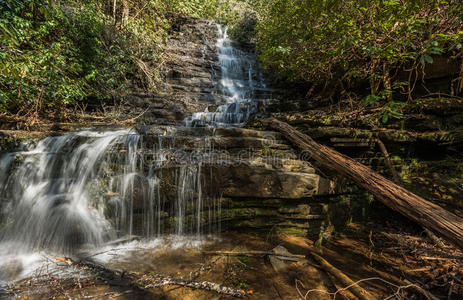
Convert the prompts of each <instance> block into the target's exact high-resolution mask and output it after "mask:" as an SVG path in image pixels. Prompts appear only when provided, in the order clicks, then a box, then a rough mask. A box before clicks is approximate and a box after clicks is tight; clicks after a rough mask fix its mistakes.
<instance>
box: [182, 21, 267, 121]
mask: <svg viewBox="0 0 463 300" xmlns="http://www.w3.org/2000/svg"><path fill="white" fill-rule="evenodd" d="M217 28H218V32H219V38H218V39H217V43H216V47H217V49H218V59H219V65H220V68H221V78H220V80H219V82H218V91H219V94H220V95H221V96H222V97H217V98H220V99H222V98H223V99H224V100H222V101H224V102H225V103H221V104H220V105H219V106H217V108H216V110H215V111H213V112H211V111H209V109H208V108H206V110H205V111H204V112H198V113H194V114H193V115H192V117H191V118H190V119H188V120H187V125H189V126H204V125H208V126H215V127H226V126H240V125H241V124H243V123H244V122H246V121H247V120H248V119H249V117H250V116H251V114H252V113H254V112H256V111H257V102H256V94H255V92H256V90H257V89H260V90H265V89H266V86H265V84H264V83H263V81H262V77H261V74H260V73H258V72H256V70H257V69H258V68H257V67H254V65H256V60H255V58H254V57H252V56H251V55H250V54H248V53H245V52H243V51H241V50H240V49H238V48H236V47H235V46H234V45H233V42H232V41H231V40H230V39H229V37H228V27H226V26H225V27H223V26H222V25H220V24H219V25H217ZM254 77H257V80H256V79H255V78H254Z"/></svg>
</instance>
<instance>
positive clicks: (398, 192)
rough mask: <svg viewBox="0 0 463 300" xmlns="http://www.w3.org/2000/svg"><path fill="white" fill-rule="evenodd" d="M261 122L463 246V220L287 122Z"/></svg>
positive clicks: (441, 234) (315, 157) (418, 220)
mask: <svg viewBox="0 0 463 300" xmlns="http://www.w3.org/2000/svg"><path fill="white" fill-rule="evenodd" d="M261 123H262V124H263V125H264V126H266V127H268V128H270V129H273V130H276V131H279V132H280V133H282V134H283V136H285V137H286V138H287V139H288V140H289V141H290V142H292V143H293V144H294V145H295V146H296V147H297V148H299V149H300V150H302V151H304V152H306V153H307V154H309V155H311V157H312V158H313V159H315V160H316V161H318V162H319V163H321V164H322V165H324V166H327V167H329V168H331V169H334V170H336V171H337V172H339V173H340V174H342V175H344V176H346V177H347V178H349V179H351V180H353V181H354V182H355V183H356V184H357V185H358V186H360V187H362V188H364V189H365V190H367V191H368V192H370V193H371V194H373V196H375V197H376V198H377V199H378V200H379V201H381V202H382V203H384V204H385V205H386V206H388V207H389V208H391V209H393V210H395V211H397V212H399V213H400V214H402V215H404V216H405V217H407V218H409V219H410V220H412V221H414V222H416V223H418V224H420V225H422V226H423V227H425V228H427V229H429V230H431V231H433V232H434V233H436V234H438V235H439V236H441V237H442V238H445V239H446V240H447V241H449V242H450V243H452V244H454V245H455V246H457V247H459V248H460V249H463V219H462V218H460V217H458V216H457V215H455V214H453V213H451V212H449V211H447V210H445V209H443V208H442V207H440V206H438V205H436V204H434V203H431V202H429V201H427V200H425V199H423V198H421V197H419V196H417V195H415V194H413V193H411V192H409V191H408V190H406V189H405V188H403V187H401V186H399V185H397V184H395V183H393V182H391V181H390V180H388V179H386V178H384V177H383V176H381V175H379V174H377V173H375V172H374V171H373V170H371V169H370V168H368V167H366V166H364V165H362V164H361V163H359V162H357V161H355V160H353V159H351V158H350V157H348V156H346V155H343V154H341V153H339V152H337V151H335V150H333V149H331V148H329V147H326V146H323V145H320V144H318V143H317V142H315V141H314V140H312V139H311V138H310V137H309V136H307V135H305V134H303V133H301V132H299V131H297V130H296V129H295V128H293V127H292V126H290V125H288V124H287V123H284V122H281V121H279V120H276V119H274V118H270V119H263V120H261Z"/></svg>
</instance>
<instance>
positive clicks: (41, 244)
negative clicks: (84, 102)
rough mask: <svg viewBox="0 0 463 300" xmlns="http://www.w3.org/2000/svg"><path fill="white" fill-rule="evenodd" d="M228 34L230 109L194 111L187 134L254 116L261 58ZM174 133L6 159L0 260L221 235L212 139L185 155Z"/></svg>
mask: <svg viewBox="0 0 463 300" xmlns="http://www.w3.org/2000/svg"><path fill="white" fill-rule="evenodd" d="M227 30H228V29H227V27H222V26H221V25H218V33H219V38H218V40H217V43H216V46H217V50H218V61H219V64H220V67H221V75H220V76H221V77H220V80H218V83H217V89H218V91H219V94H220V95H218V96H220V97H218V99H222V100H220V101H223V103H220V105H218V107H217V109H216V110H215V112H209V111H207V110H206V111H205V112H199V113H195V114H193V116H192V117H191V118H190V119H188V120H186V125H187V127H197V126H201V124H203V125H207V126H209V127H213V128H214V127H223V126H239V125H241V124H242V123H243V122H245V121H246V120H247V119H248V118H249V116H250V115H251V114H252V113H253V112H255V110H256V101H255V92H256V90H258V89H265V85H264V84H263V83H262V81H261V80H259V78H260V77H261V76H260V74H258V72H257V71H256V70H258V68H257V66H256V62H255V60H254V58H253V57H251V56H250V55H248V54H246V53H244V52H243V51H241V50H239V49H237V48H236V47H234V46H233V42H232V41H231V40H230V39H229V38H228V33H227ZM256 78H257V79H258V80H256ZM218 101H219V100H218ZM194 129H195V128H189V130H194ZM176 132H177V130H174V129H173V127H166V128H164V129H162V130H161V132H159V133H158V134H152V135H151V139H150V140H149V141H148V140H144V139H145V136H144V135H141V134H139V133H138V132H137V130H136V129H121V130H109V131H108V130H106V131H98V130H86V131H80V132H75V133H69V134H66V135H62V136H50V137H47V138H45V139H43V140H40V141H38V142H37V143H36V144H34V143H29V144H25V145H24V146H23V149H22V150H21V151H17V152H12V153H5V154H3V155H2V156H0V169H1V173H0V258H1V257H3V258H4V259H3V258H2V260H4V261H8V260H10V259H16V258H17V257H19V256H18V255H19V254H20V253H23V254H24V253H37V251H41V250H46V251H50V252H51V253H57V254H60V255H61V254H72V253H75V252H77V251H80V250H81V249H84V248H87V249H88V248H95V247H100V246H102V245H105V243H107V242H110V241H113V240H115V239H118V238H120V237H123V236H132V235H137V236H142V237H145V238H152V237H157V236H161V235H163V234H176V235H193V236H195V237H199V238H200V237H201V236H202V235H203V234H206V233H210V232H217V231H220V226H221V225H220V209H221V203H220V200H219V199H218V198H214V197H211V196H210V195H208V197H205V192H204V190H203V186H204V183H203V182H202V176H201V173H202V172H203V171H204V168H203V161H202V160H203V158H202V155H201V153H207V151H209V150H211V147H210V141H209V137H208V136H207V135H206V136H204V137H200V138H197V137H195V138H197V139H198V141H197V143H196V142H195V146H194V147H195V149H194V150H191V149H190V150H188V146H187V145H182V139H181V137H178V136H177V135H176ZM189 147H190V148H191V146H189ZM195 151H198V153H200V155H197V156H198V157H196V155H195ZM34 255H35V254H34ZM12 257H13V258H12ZM24 263H25V264H26V263H28V260H27V259H24ZM2 265H3V263H2V262H0V282H1V281H2Z"/></svg>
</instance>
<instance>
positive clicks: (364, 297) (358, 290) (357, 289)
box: [309, 251, 374, 300]
mask: <svg viewBox="0 0 463 300" xmlns="http://www.w3.org/2000/svg"><path fill="white" fill-rule="evenodd" d="M309 253H310V255H311V256H312V258H313V259H314V260H315V261H316V262H317V263H319V264H320V266H321V267H322V268H323V270H325V271H326V272H328V273H330V274H331V275H333V276H334V277H335V278H336V279H337V280H339V282H340V283H341V284H343V285H344V286H345V287H346V288H344V289H343V290H350V291H351V292H352V294H354V295H355V296H357V298H358V299H361V300H371V299H374V298H373V297H372V296H371V295H370V294H369V293H368V292H367V291H366V290H364V289H363V288H362V287H361V286H359V285H358V284H356V283H355V282H354V281H352V279H350V278H349V277H348V276H347V275H346V274H344V273H342V272H341V271H340V270H339V269H337V268H335V267H334V266H333V265H331V264H330V263H329V262H328V261H327V260H326V259H324V258H323V257H321V256H320V255H318V254H316V253H315V252H313V251H310V252H309ZM347 287H348V288H347Z"/></svg>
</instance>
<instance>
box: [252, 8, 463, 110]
mask: <svg viewBox="0 0 463 300" xmlns="http://www.w3.org/2000/svg"><path fill="white" fill-rule="evenodd" d="M255 10H256V11H257V12H258V13H259V16H258V24H257V38H258V50H259V51H260V53H261V55H260V58H261V60H262V61H263V62H264V64H265V65H266V66H267V67H269V68H271V69H274V70H277V71H279V72H280V73H281V74H282V76H284V77H285V78H288V79H291V80H294V81H305V82H312V83H316V84H318V85H325V83H327V84H328V86H330V87H334V86H336V85H338V87H339V86H342V87H346V86H349V85H350V84H352V83H357V82H366V83H368V84H369V87H370V88H369V92H367V93H365V94H370V96H368V98H367V99H365V100H364V102H365V103H367V104H369V105H372V104H373V103H376V104H377V103H379V102H381V101H389V100H390V99H391V97H390V96H391V94H392V93H397V92H398V91H401V92H409V91H410V89H411V88H412V85H413V82H412V83H410V82H408V81H407V82H406V83H405V85H404V83H403V82H396V81H398V79H397V78H396V77H394V75H395V72H394V71H395V70H398V69H400V68H404V67H405V68H409V69H415V70H416V69H419V68H422V67H423V66H424V65H426V64H431V63H433V56H435V55H440V54H449V55H454V54H456V53H461V48H462V43H463V19H462V18H463V14H462V13H461V12H462V11H463V3H462V2H461V1H460V0H447V1H444V0H429V1H416V0H382V1H374V0H323V1H322V0H275V1H264V0H260V1H257V4H256V6H255ZM460 55H461V54H460ZM365 94H364V96H365ZM386 119H387V118H386Z"/></svg>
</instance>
